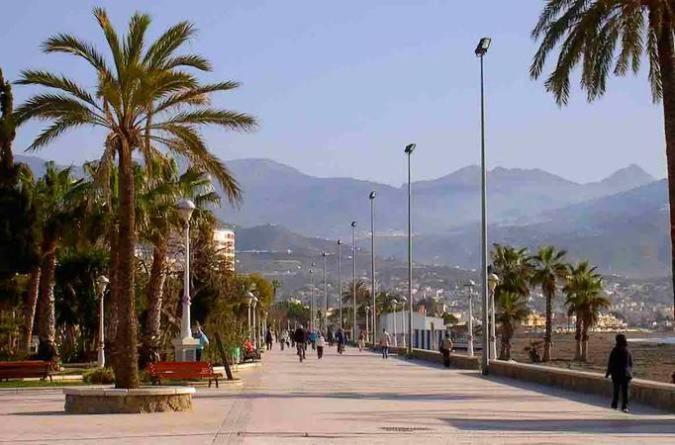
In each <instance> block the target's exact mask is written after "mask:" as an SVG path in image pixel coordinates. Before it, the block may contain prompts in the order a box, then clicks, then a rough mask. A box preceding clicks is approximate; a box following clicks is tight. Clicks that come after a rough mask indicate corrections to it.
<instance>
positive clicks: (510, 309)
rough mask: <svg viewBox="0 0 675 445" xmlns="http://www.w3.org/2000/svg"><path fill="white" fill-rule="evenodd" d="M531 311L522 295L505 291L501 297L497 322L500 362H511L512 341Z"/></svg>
mask: <svg viewBox="0 0 675 445" xmlns="http://www.w3.org/2000/svg"><path fill="white" fill-rule="evenodd" d="M529 314H530V310H529V309H528V307H527V301H526V299H525V297H523V296H522V295H520V294H518V293H515V292H510V291H504V292H502V293H501V295H500V296H499V300H498V305H497V314H496V321H497V322H499V325H500V334H501V345H500V352H499V359H500V360H511V339H512V338H513V335H514V333H515V331H516V328H517V327H518V325H519V324H520V323H521V322H522V321H523V320H525V319H526V318H527V316H528V315H529Z"/></svg>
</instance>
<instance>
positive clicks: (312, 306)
mask: <svg viewBox="0 0 675 445" xmlns="http://www.w3.org/2000/svg"><path fill="white" fill-rule="evenodd" d="M315 267H316V263H312V267H311V268H310V269H309V279H310V282H311V286H312V288H311V290H310V291H311V294H310V298H311V299H310V303H309V304H310V308H311V309H310V315H311V320H310V322H309V330H310V331H312V330H314V323H315V320H316V316H315V311H316V307H315V305H314V268H315Z"/></svg>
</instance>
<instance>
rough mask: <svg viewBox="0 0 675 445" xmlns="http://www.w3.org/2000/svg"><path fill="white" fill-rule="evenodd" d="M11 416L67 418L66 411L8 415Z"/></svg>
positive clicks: (27, 412)
mask: <svg viewBox="0 0 675 445" xmlns="http://www.w3.org/2000/svg"><path fill="white" fill-rule="evenodd" d="M7 415H9V416H65V415H66V412H65V411H22V412H20V413H7Z"/></svg>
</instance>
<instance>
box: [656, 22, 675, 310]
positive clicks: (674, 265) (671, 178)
mask: <svg viewBox="0 0 675 445" xmlns="http://www.w3.org/2000/svg"><path fill="white" fill-rule="evenodd" d="M662 14H663V17H662V24H661V29H662V30H664V31H661V32H659V35H658V41H657V49H658V56H659V65H660V68H661V85H662V87H663V124H664V129H665V135H666V159H667V164H668V199H669V203H670V247H671V271H672V280H673V289H674V290H675V57H674V56H675V49H674V48H673V32H672V25H673V18H672V17H671V15H670V13H669V12H668V11H663V12H662ZM673 316H675V293H674V294H673Z"/></svg>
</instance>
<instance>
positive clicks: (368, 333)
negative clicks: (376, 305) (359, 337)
mask: <svg viewBox="0 0 675 445" xmlns="http://www.w3.org/2000/svg"><path fill="white" fill-rule="evenodd" d="M368 317H370V306H366V339H367V340H366V341H370V330H369V329H368V327H369V326H368Z"/></svg>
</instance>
